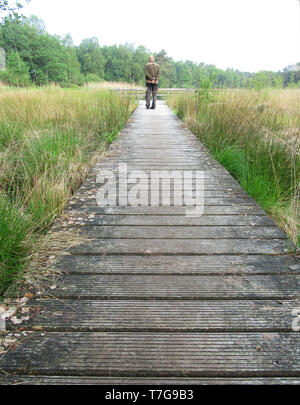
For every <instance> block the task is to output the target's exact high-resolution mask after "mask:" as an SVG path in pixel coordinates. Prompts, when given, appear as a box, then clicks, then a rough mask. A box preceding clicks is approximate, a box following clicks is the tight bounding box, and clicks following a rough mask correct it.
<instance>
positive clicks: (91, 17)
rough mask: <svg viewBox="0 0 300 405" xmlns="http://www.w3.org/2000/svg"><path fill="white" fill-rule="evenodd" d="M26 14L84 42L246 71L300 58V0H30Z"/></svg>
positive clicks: (51, 30) (281, 65)
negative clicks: (141, 47) (164, 53)
mask: <svg viewBox="0 0 300 405" xmlns="http://www.w3.org/2000/svg"><path fill="white" fill-rule="evenodd" d="M23 14H25V15H26V16H30V15H31V14H34V15H37V16H38V17H39V18H41V19H43V20H44V22H45V24H46V28H47V30H48V32H49V33H50V34H58V35H61V36H64V35H65V34H67V33H70V34H71V36H72V38H73V40H74V43H75V44H76V45H78V44H79V43H80V42H81V40H82V39H84V38H90V37H97V38H98V40H99V43H100V45H101V46H103V45H113V44H124V43H125V42H130V43H134V44H135V45H136V46H138V45H144V46H146V48H148V49H150V50H151V51H153V52H158V51H160V50H161V49H163V48H164V49H166V50H167V52H168V54H169V55H170V56H172V57H173V59H174V60H175V61H177V60H192V61H194V62H205V63H207V64H210V63H211V64H214V65H216V66H217V67H219V68H222V69H226V68H228V67H232V68H234V69H239V70H242V71H250V72H255V71H259V70H274V71H277V70H282V69H283V68H284V67H285V66H287V65H289V64H294V63H296V62H299V61H300V5H299V0H180V1H179V0H147V1H143V0H84V1H82V0H31V3H29V4H28V5H27V6H26V7H25V8H24V9H23Z"/></svg>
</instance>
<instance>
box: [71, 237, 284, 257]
mask: <svg viewBox="0 0 300 405" xmlns="http://www.w3.org/2000/svg"><path fill="white" fill-rule="evenodd" d="M287 247H288V241H287V240H285V239H272V240H268V239H230V240H228V239H195V240H193V241H190V240H187V239H163V240H162V239H102V240H101V239H100V240H99V239H95V240H92V241H90V242H87V243H85V244H82V245H78V246H74V247H71V248H70V250H69V252H70V253H73V254H76V253H77V254H89V255H92V254H94V255H95V254H101V255H104V254H142V255H155V254H158V255H161V254H170V255H178V254H179V255H180V254H195V255H200V254H209V255H212V254H283V253H284V252H286V251H287Z"/></svg>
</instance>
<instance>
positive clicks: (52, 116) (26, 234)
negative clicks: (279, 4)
mask: <svg viewBox="0 0 300 405" xmlns="http://www.w3.org/2000/svg"><path fill="white" fill-rule="evenodd" d="M133 109H134V105H133V103H132V102H131V101H129V100H127V99H125V98H120V97H118V96H117V95H116V94H111V93H110V92H109V91H105V90H62V89H60V88H55V87H49V88H44V89H36V90H34V89H31V90H13V89H9V90H5V89H4V90H3V89H2V90H1V89H0V178H1V179H0V295H1V294H3V292H4V291H5V289H6V288H7V287H8V285H9V284H10V283H11V281H12V280H14V279H15V278H16V277H17V276H18V275H19V274H20V272H21V270H22V268H23V267H24V265H25V264H26V262H27V260H28V259H29V258H30V255H31V254H32V253H33V252H34V247H35V242H36V241H37V238H39V237H40V236H41V234H43V233H45V232H46V230H47V229H48V228H49V226H50V225H51V224H52V223H53V221H54V219H55V218H56V217H57V216H58V215H59V214H60V213H61V211H62V209H63V206H64V204H65V202H66V201H67V199H68V198H69V197H70V196H71V194H72V193H73V192H74V190H76V189H77V188H78V186H79V185H80V184H81V182H82V180H83V178H84V177H85V175H86V173H87V171H88V168H89V167H90V165H91V164H92V162H93V161H95V157H96V156H97V155H99V152H101V151H103V150H104V149H105V148H106V147H107V145H108V144H109V143H110V142H111V141H112V139H113V138H114V137H115V135H116V134H117V133H118V131H119V130H120V129H121V127H122V126H123V125H124V124H125V122H126V120H127V119H128V118H129V116H130V115H131V113H132V111H133Z"/></svg>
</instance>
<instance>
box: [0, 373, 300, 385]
mask: <svg viewBox="0 0 300 405" xmlns="http://www.w3.org/2000/svg"><path fill="white" fill-rule="evenodd" d="M299 384H300V377H271V378H266V377H261V378H255V377H250V378H228V377H223V378H213V377H211V378H205V377H203V378H201V377H200V378H199V377H198V378H197V377H196V378H185V377H181V378H178V377H177V378H175V377H174V378H172V377H169V378H168V377H156V378H153V377H152V378H151V377H144V378H143V377H127V378H126V377H85V376H80V377H78V376H50V375H49V376H33V375H27V376H26V375H22V376H19V375H6V376H0V385H113V386H118V385H170V386H171V385H173V386H178V385H299Z"/></svg>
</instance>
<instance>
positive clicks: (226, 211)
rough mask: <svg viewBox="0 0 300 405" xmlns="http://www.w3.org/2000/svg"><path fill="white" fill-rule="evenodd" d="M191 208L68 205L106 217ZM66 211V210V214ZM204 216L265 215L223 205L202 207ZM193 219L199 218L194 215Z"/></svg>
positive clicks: (174, 212)
mask: <svg viewBox="0 0 300 405" xmlns="http://www.w3.org/2000/svg"><path fill="white" fill-rule="evenodd" d="M192 208H193V207H174V206H173V207H151V206H146V207H128V206H127V207H118V206H117V207H99V206H96V205H94V206H92V205H90V206H88V207H87V206H84V205H83V204H78V206H77V203H76V202H75V203H74V204H70V205H69V209H70V210H71V211H72V210H75V211H83V212H84V211H86V212H91V213H92V212H93V213H99V214H103V215H104V214H106V215H164V216H165V215H184V216H186V210H187V209H192ZM67 211H68V210H67V209H66V212H67ZM204 215H266V213H265V211H264V210H263V209H262V208H260V207H259V206H256V205H250V206H246V205H231V206H230V205H225V206H209V205H205V206H204ZM195 217H199V216H198V215H195Z"/></svg>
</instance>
